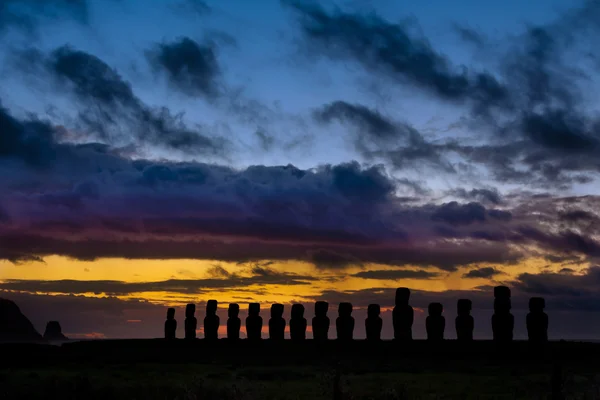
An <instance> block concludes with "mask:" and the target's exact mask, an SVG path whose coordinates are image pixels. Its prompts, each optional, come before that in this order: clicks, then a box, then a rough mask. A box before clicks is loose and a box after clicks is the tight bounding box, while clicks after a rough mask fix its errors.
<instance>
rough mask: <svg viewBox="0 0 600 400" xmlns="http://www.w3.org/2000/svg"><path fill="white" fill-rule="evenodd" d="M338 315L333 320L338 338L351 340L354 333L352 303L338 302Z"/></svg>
mask: <svg viewBox="0 0 600 400" xmlns="http://www.w3.org/2000/svg"><path fill="white" fill-rule="evenodd" d="M338 314H339V316H338V317H337V319H336V320H335V327H336V330H337V338H338V340H344V341H345V340H352V335H353V333H354V317H353V316H352V304H350V303H340V305H339V307H338Z"/></svg>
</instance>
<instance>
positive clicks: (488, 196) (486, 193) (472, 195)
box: [448, 188, 502, 205]
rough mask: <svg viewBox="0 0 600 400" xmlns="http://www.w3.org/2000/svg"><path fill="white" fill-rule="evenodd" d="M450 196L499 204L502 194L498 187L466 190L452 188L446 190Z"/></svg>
mask: <svg viewBox="0 0 600 400" xmlns="http://www.w3.org/2000/svg"><path fill="white" fill-rule="evenodd" d="M448 194H450V195H452V196H457V197H460V198H461V199H466V200H477V201H481V202H488V203H492V204H496V205H498V204H501V203H502V196H501V194H500V193H499V192H498V189H495V188H492V189H471V190H466V189H464V188H457V189H452V190H450V191H449V192H448Z"/></svg>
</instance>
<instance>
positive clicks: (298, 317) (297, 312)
mask: <svg viewBox="0 0 600 400" xmlns="http://www.w3.org/2000/svg"><path fill="white" fill-rule="evenodd" d="M290 338H291V339H292V340H305V339H306V318H304V306H303V305H302V304H294V305H292V318H290Z"/></svg>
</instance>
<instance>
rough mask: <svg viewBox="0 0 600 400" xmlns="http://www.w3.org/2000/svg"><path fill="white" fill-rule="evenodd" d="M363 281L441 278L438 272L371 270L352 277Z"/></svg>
mask: <svg viewBox="0 0 600 400" xmlns="http://www.w3.org/2000/svg"><path fill="white" fill-rule="evenodd" d="M352 276H353V277H355V278H361V279H377V280H394V281H397V280H401V279H436V278H439V277H441V274H440V273H438V272H431V271H424V270H408V269H406V270H371V271H361V272H357V273H356V274H353V275H352Z"/></svg>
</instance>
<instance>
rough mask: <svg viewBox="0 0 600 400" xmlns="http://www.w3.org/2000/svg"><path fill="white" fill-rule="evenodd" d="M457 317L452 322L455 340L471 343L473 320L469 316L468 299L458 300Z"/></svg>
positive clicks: (469, 302)
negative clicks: (454, 329) (454, 328)
mask: <svg viewBox="0 0 600 400" xmlns="http://www.w3.org/2000/svg"><path fill="white" fill-rule="evenodd" d="M457 308H458V316H457V317H456V320H455V321H454V323H455V327H456V339H457V340H459V341H463V342H466V341H472V340H473V329H474V328H475V320H474V319H473V317H472V316H471V308H472V303H471V300H468V299H460V300H458V303H457Z"/></svg>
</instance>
